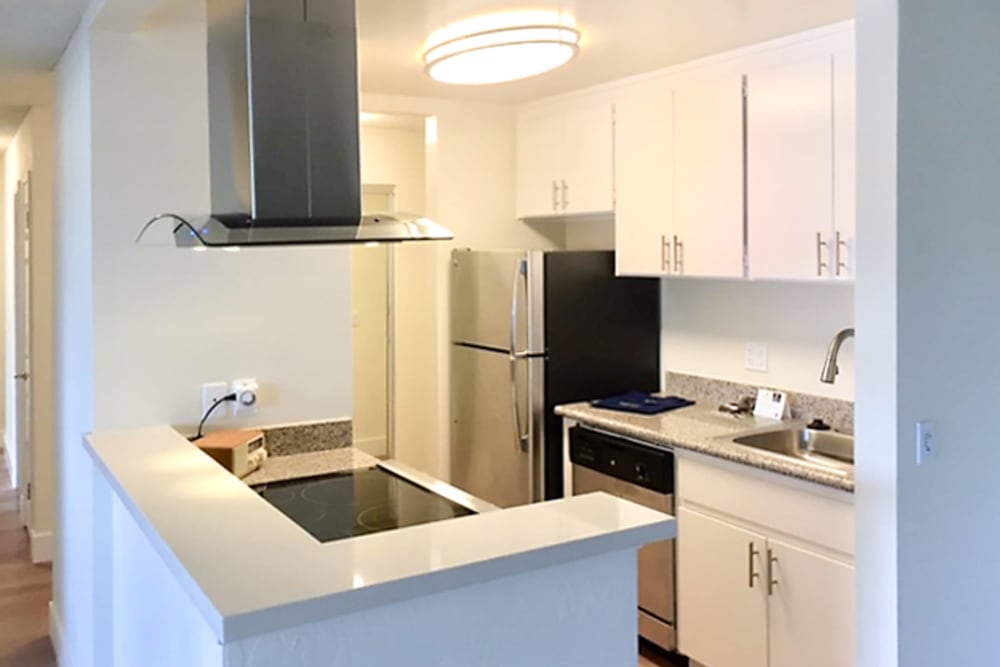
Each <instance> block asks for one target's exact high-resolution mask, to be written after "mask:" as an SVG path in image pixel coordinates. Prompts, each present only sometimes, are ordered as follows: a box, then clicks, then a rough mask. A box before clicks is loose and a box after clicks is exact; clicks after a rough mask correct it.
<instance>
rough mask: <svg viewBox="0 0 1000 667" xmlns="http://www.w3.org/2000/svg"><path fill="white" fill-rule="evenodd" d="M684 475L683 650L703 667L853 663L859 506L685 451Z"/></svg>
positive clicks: (680, 548)
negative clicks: (853, 533) (853, 534)
mask: <svg viewBox="0 0 1000 667" xmlns="http://www.w3.org/2000/svg"><path fill="white" fill-rule="evenodd" d="M686 468H688V470H687V471H686ZM686 472H689V474H687V476H686V477H685V473H686ZM677 477H678V483H679V486H680V503H679V504H680V508H679V509H678V512H677V518H678V529H679V533H678V537H677V632H678V647H679V650H680V651H681V653H683V654H685V655H687V656H689V657H690V658H692V659H693V660H694V661H696V662H697V663H699V664H701V665H704V666H705V667H805V666H807V665H808V667H850V666H851V665H853V664H854V646H855V644H854V636H855V630H854V618H855V616H854V566H853V564H852V560H851V559H852V557H853V556H852V555H851V554H849V553H846V552H847V551H853V543H852V542H851V541H850V539H851V538H849V537H848V536H847V535H846V533H847V531H848V530H850V529H852V525H851V524H853V507H852V506H851V505H850V504H847V503H844V502H841V501H839V500H837V499H831V498H828V497H823V495H822V494H821V495H813V494H811V493H809V492H808V491H803V490H800V489H796V488H789V487H780V486H778V487H777V488H775V486H774V483H771V482H768V481H766V480H765V479H761V478H757V477H756V476H755V475H752V474H749V473H748V474H747V475H746V478H745V479H744V475H742V474H740V473H738V472H734V471H733V470H722V469H720V470H718V471H716V470H714V469H713V468H712V466H710V465H705V464H704V463H701V462H698V463H696V464H692V463H690V462H688V461H685V460H682V459H680V458H679V460H678V469H677ZM817 525H819V526H825V527H826V531H825V532H822V531H821V532H818V533H817V532H809V530H810V529H812V530H816V526H817Z"/></svg>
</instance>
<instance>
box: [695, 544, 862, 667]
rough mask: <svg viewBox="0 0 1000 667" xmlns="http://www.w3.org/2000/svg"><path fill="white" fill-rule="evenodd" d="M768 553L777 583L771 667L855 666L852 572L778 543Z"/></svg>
mask: <svg viewBox="0 0 1000 667" xmlns="http://www.w3.org/2000/svg"><path fill="white" fill-rule="evenodd" d="M768 548H769V549H770V550H771V555H772V556H773V557H774V559H775V560H774V563H773V565H772V568H773V576H774V580H775V581H776V582H777V583H776V584H775V587H774V594H773V595H772V596H771V597H770V598H769V613H770V631H771V635H770V639H771V665H770V667H802V665H809V667H844V665H853V664H854V568H853V567H852V566H850V565H845V564H844V563H841V562H839V561H835V560H832V559H830V558H827V557H825V556H822V555H820V554H817V553H813V552H810V551H806V550H804V549H800V548H798V547H793V546H791V545H789V544H785V543H783V542H780V541H778V540H768ZM712 664H713V667H714V663H712Z"/></svg>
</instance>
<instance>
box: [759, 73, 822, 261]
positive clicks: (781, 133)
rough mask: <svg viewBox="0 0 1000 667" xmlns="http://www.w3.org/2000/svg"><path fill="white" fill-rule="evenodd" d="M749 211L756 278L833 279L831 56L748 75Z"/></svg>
mask: <svg viewBox="0 0 1000 667" xmlns="http://www.w3.org/2000/svg"><path fill="white" fill-rule="evenodd" d="M747 210H748V220H749V232H750V233H749V248H748V250H749V258H750V275H751V277H753V278H783V279H803V278H827V277H829V275H830V254H829V252H828V249H829V243H830V235H831V232H832V231H833V57H832V55H830V54H827V55H820V56H819V57H811V58H808V59H805V60H802V61H795V62H790V63H787V64H782V65H779V66H775V67H772V68H770V69H766V70H762V71H754V72H752V73H751V74H750V75H749V77H748V95H747Z"/></svg>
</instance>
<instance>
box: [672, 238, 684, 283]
mask: <svg viewBox="0 0 1000 667" xmlns="http://www.w3.org/2000/svg"><path fill="white" fill-rule="evenodd" d="M674 273H676V274H678V275H681V274H683V273H684V242H683V241H681V240H680V239H679V238H677V236H674Z"/></svg>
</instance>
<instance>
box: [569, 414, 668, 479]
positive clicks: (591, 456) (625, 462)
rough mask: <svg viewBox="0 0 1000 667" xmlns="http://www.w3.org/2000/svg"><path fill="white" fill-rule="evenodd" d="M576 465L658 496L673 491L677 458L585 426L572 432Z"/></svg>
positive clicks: (570, 454)
mask: <svg viewBox="0 0 1000 667" xmlns="http://www.w3.org/2000/svg"><path fill="white" fill-rule="evenodd" d="M569 458H570V461H572V462H573V464H575V465H578V466H582V467H584V468H589V469H591V470H595V471H597V472H600V473H604V474H605V475H609V476H611V477H615V478H616V479H620V480H622V481H624V482H627V483H629V484H635V485H636V486H641V487H643V488H646V489H650V490H652V491H657V492H659V493H664V494H671V493H673V490H674V455H673V454H672V453H671V452H669V451H667V450H663V449H656V448H654V447H644V446H643V445H639V444H636V443H633V442H629V441H628V440H624V439H622V438H617V437H615V436H613V435H609V434H606V433H601V432H599V431H594V430H591V429H588V428H586V427H583V426H574V427H573V428H571V429H570V430H569Z"/></svg>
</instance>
